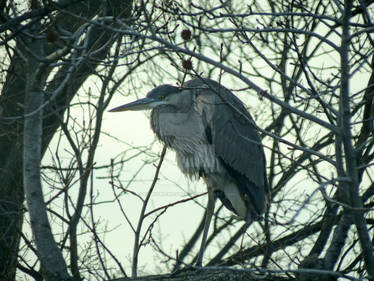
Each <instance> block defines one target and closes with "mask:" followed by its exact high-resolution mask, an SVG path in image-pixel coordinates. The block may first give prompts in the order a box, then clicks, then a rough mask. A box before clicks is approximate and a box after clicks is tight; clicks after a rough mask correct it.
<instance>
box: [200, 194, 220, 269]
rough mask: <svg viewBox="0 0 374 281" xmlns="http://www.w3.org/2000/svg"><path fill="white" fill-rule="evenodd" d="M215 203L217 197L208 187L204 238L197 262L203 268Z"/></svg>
mask: <svg viewBox="0 0 374 281" xmlns="http://www.w3.org/2000/svg"><path fill="white" fill-rule="evenodd" d="M215 201H216V197H215V195H214V193H213V189H212V188H210V187H208V204H207V206H206V215H205V222H204V232H203V238H202V239H201V246H200V252H199V256H198V257H197V261H196V265H197V266H202V262H203V256H204V251H205V243H206V238H207V237H208V231H209V225H210V221H211V220H212V216H213V212H214V203H215Z"/></svg>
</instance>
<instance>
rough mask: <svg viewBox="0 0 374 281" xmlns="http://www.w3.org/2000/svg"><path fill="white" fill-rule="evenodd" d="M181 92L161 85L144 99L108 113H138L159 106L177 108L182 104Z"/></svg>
mask: <svg viewBox="0 0 374 281" xmlns="http://www.w3.org/2000/svg"><path fill="white" fill-rule="evenodd" d="M182 90H183V89H181V88H178V87H175V86H172V85H161V86H158V87H156V88H154V89H153V90H152V91H150V92H149V93H148V94H147V96H146V97H145V98H143V99H139V100H136V101H133V102H130V103H127V104H124V105H121V106H118V107H115V108H113V109H111V110H109V111H110V112H119V111H127V110H132V111H138V110H146V109H152V108H155V107H157V106H161V105H172V106H178V104H179V103H182V102H183V97H182V95H180V93H181V91H182Z"/></svg>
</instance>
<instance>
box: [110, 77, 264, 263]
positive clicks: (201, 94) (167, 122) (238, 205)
mask: <svg viewBox="0 0 374 281" xmlns="http://www.w3.org/2000/svg"><path fill="white" fill-rule="evenodd" d="M147 108H152V112H151V127H152V130H153V131H154V132H155V134H156V135H157V137H158V138H159V139H160V140H161V141H162V142H163V143H165V144H166V145H167V146H168V147H170V148H171V149H173V150H174V151H175V152H176V158H177V163H178V166H179V168H180V169H181V171H182V172H183V173H184V174H185V175H187V176H188V177H190V178H199V177H202V178H203V179H204V181H205V182H206V184H207V187H208V195H209V200H208V207H207V216H206V222H205V228H204V233H203V239H202V245H201V249H200V255H199V259H198V264H199V265H201V262H202V256H203V252H204V249H205V240H206V236H207V232H208V228H209V223H210V219H211V216H212V213H213V211H214V201H215V198H219V199H220V200H221V202H222V203H223V204H224V206H225V207H226V208H228V209H229V210H231V211H232V212H234V213H235V214H236V216H237V217H238V218H239V219H242V220H245V221H246V222H247V223H250V222H252V221H253V220H259V219H260V218H261V215H262V213H263V212H264V208H265V202H266V197H267V194H268V187H267V181H266V173H265V166H266V165H265V156H264V152H263V147H262V145H261V140H260V137H259V135H258V132H257V130H256V126H255V124H254V121H253V119H252V117H251V115H250V114H249V112H248V111H247V110H246V108H245V106H244V105H243V103H242V102H241V101H240V100H239V99H238V98H237V97H236V96H234V95H233V94H232V93H231V92H230V91H229V90H228V89H226V88H225V87H223V86H222V85H220V84H218V83H217V82H215V81H213V80H210V79H193V80H190V81H188V82H186V83H185V84H184V85H183V87H175V86H171V85H162V86H159V87H156V88H155V89H153V90H152V91H150V92H149V93H148V95H147V97H146V98H144V99H141V100H138V101H135V102H133V103H130V104H126V105H123V106H120V107H117V108H114V109H113V110H111V111H124V110H144V109H147Z"/></svg>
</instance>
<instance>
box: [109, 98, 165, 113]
mask: <svg viewBox="0 0 374 281" xmlns="http://www.w3.org/2000/svg"><path fill="white" fill-rule="evenodd" d="M157 104H159V101H157V100H155V99H151V98H144V99H140V100H136V101H133V102H130V103H127V104H123V105H120V106H118V107H115V108H112V109H111V110H109V112H120V111H127V110H131V111H139V110H146V109H151V108H153V107H155V105H157Z"/></svg>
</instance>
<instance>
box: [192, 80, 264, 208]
mask: <svg viewBox="0 0 374 281" xmlns="http://www.w3.org/2000/svg"><path fill="white" fill-rule="evenodd" d="M213 86H214V85H213ZM218 90H219V92H218V93H217V91H218ZM196 106H197V110H198V111H199V112H200V114H201V115H202V119H203V120H204V123H205V124H204V125H205V126H206V130H205V131H206V132H207V134H210V139H211V144H212V145H213V146H214V151H215V153H216V155H217V157H219V158H220V160H221V162H222V164H223V166H224V167H225V168H226V170H227V172H228V173H229V174H230V175H231V177H233V178H234V179H235V180H236V182H237V185H238V187H239V189H240V191H241V193H242V194H243V195H244V196H245V195H247V196H248V198H249V200H250V201H251V202H250V203H251V204H252V205H254V207H255V210H256V213H258V214H261V213H262V212H263V209H264V200H265V194H266V193H267V184H266V178H265V156H264V152H263V148H262V145H261V140H260V137H259V135H258V132H257V130H256V126H255V124H254V121H253V119H252V118H251V116H250V114H249V113H248V111H247V110H246V108H245V107H244V105H243V104H242V102H241V101H240V100H239V99H238V98H236V97H235V96H234V95H233V94H232V93H231V92H230V91H229V90H228V89H226V88H224V87H222V86H220V87H219V88H217V87H216V88H213V89H212V88H207V89H200V90H199V91H198V94H197V96H196ZM208 139H209V137H208Z"/></svg>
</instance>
